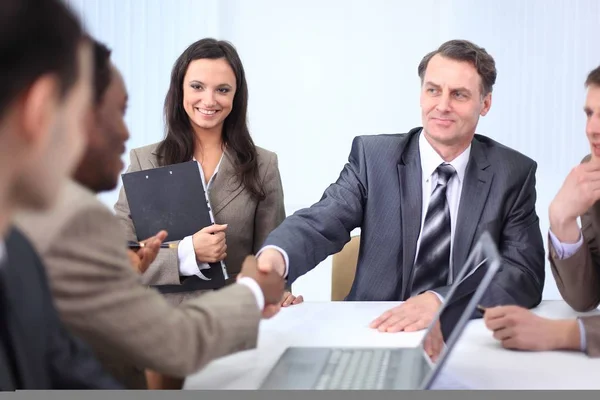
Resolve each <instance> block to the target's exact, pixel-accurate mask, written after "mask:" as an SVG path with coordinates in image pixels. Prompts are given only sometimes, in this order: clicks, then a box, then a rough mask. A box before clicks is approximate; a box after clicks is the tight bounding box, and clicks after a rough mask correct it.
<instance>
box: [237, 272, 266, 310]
mask: <svg viewBox="0 0 600 400" xmlns="http://www.w3.org/2000/svg"><path fill="white" fill-rule="evenodd" d="M237 283H239V284H240V285H244V286H247V287H248V288H250V290H251V291H252V294H253V295H254V297H255V298H256V305H258V309H259V310H260V311H262V310H263V309H264V308H265V296H264V295H263V292H262V289H261V288H260V286H258V283H257V282H256V281H255V280H254V279H252V278H250V277H247V276H244V277H242V278H240V279H238V281H237Z"/></svg>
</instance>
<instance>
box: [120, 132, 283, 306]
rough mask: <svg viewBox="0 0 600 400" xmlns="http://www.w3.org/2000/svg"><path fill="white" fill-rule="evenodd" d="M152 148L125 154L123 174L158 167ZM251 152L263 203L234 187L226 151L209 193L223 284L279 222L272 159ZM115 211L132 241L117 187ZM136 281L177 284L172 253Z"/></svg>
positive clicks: (162, 256)
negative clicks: (222, 238) (221, 244)
mask: <svg viewBox="0 0 600 400" xmlns="http://www.w3.org/2000/svg"><path fill="white" fill-rule="evenodd" d="M157 147H158V143H155V144H152V145H149V146H145V147H140V148H137V149H133V150H131V152H130V158H131V160H130V165H129V168H128V170H127V172H134V171H141V170H145V169H151V168H157V167H159V164H158V160H157V154H156V149H157ZM257 152H258V168H259V175H260V179H261V180H262V184H263V188H264V191H265V194H266V198H265V199H264V200H263V201H260V202H258V201H256V200H255V199H253V198H252V197H251V196H250V194H249V192H248V191H247V190H245V189H244V187H243V186H240V185H239V184H238V181H237V179H236V178H235V176H234V160H235V154H234V153H233V152H232V151H231V150H229V149H227V150H226V151H225V154H224V157H223V160H222V161H221V165H220V166H219V171H218V173H217V176H216V177H215V180H214V181H213V183H212V184H211V190H210V192H209V199H210V204H211V207H212V210H213V215H214V217H215V222H216V223H217V224H227V225H228V226H227V231H226V238H227V258H226V259H225V265H226V267H227V273H228V275H229V277H230V279H229V281H228V282H227V283H232V282H235V277H236V276H237V274H238V273H239V272H240V268H241V266H242V262H243V260H244V258H245V257H246V256H247V255H249V254H256V253H257V252H258V250H260V248H261V246H262V244H263V242H264V241H265V239H266V238H267V235H268V234H269V233H270V232H271V231H272V230H273V229H275V228H276V227H277V226H278V225H279V224H280V223H281V222H282V221H283V219H284V218H285V207H284V205H283V188H282V184H281V177H280V175H279V168H278V164H277V155H276V154H275V153H273V152H270V151H267V150H264V149H262V148H260V147H257ZM115 211H116V214H117V217H119V220H120V221H121V223H122V225H123V227H124V229H125V232H126V235H127V239H129V240H136V238H137V235H136V233H135V228H134V226H133V222H132V220H131V218H130V217H129V214H130V211H129V204H128V203H127V197H126V195H125V190H124V189H123V188H121V192H120V194H119V200H118V201H117V203H116V204H115ZM139 239H140V240H143V239H144V238H139ZM167 240H169V239H168V238H167ZM142 279H143V282H144V283H145V284H147V285H164V284H180V277H179V258H178V256H177V249H161V250H160V252H159V255H158V257H157V259H156V261H155V262H154V263H152V265H150V267H149V268H148V269H147V270H146V272H145V273H144V274H143V277H142ZM196 295H197V294H196ZM191 296H194V294H193V293H192V294H187V295H186V294H184V295H182V294H179V293H178V294H168V295H166V297H168V298H169V299H170V300H171V301H173V302H174V303H175V304H177V303H178V302H179V301H181V300H182V299H184V298H186V297H191Z"/></svg>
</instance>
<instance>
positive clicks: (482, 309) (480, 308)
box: [477, 304, 487, 313]
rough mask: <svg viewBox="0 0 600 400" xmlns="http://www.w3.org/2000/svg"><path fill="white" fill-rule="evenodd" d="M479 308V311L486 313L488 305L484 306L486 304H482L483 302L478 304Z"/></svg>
mask: <svg viewBox="0 0 600 400" xmlns="http://www.w3.org/2000/svg"><path fill="white" fill-rule="evenodd" d="M477 309H478V310H479V311H481V312H482V313H485V310H487V308H486V307H484V306H482V305H481V304H477Z"/></svg>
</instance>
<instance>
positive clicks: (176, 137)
mask: <svg viewBox="0 0 600 400" xmlns="http://www.w3.org/2000/svg"><path fill="white" fill-rule="evenodd" d="M202 58H208V59H219V58H224V59H225V60H227V62H228V63H229V65H230V66H231V69H233V73H234V74H235V80H236V86H237V88H236V92H235V95H234V97H233V106H232V109H231V113H230V114H229V115H228V116H227V118H225V121H224V123H223V134H222V135H223V143H224V144H225V145H227V146H228V147H229V148H231V149H232V150H233V152H234V153H235V155H236V160H235V161H234V164H235V165H234V167H235V172H236V176H237V178H238V181H239V183H240V185H244V187H245V188H246V189H247V190H248V191H249V192H250V194H251V195H252V196H253V197H254V198H256V199H257V200H263V199H264V198H265V192H264V190H263V188H262V185H261V183H260V178H259V174H258V161H257V153H256V147H255V146H254V141H253V140H252V138H251V137H250V132H249V130H248V125H247V123H246V114H247V110H248V85H247V83H246V75H245V73H244V67H243V66H242V61H241V60H240V58H239V56H238V54H237V51H236V50H235V48H234V47H233V45H232V44H231V43H229V42H225V41H217V40H215V39H210V38H207V39H202V40H199V41H197V42H195V43H193V44H192V45H190V46H189V47H188V48H187V49H186V50H185V51H184V52H183V53H182V54H181V55H180V56H179V58H178V59H177V61H175V65H173V70H172V72H171V83H170V86H169V91H168V92H167V96H166V98H165V109H164V113H165V126H166V136H165V139H164V140H163V141H162V142H161V143H160V145H159V146H158V150H157V152H158V156H159V160H158V161H159V164H160V165H161V166H165V165H171V164H177V163H181V162H185V161H190V160H191V159H192V157H193V155H194V131H193V129H192V126H191V124H190V120H189V117H188V115H187V114H186V112H185V110H184V108H183V78H184V77H185V74H186V72H187V69H188V66H189V65H190V63H191V62H192V61H194V60H198V59H202Z"/></svg>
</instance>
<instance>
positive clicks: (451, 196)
mask: <svg viewBox="0 0 600 400" xmlns="http://www.w3.org/2000/svg"><path fill="white" fill-rule="evenodd" d="M419 154H420V156H421V173H422V180H423V181H422V184H421V186H422V188H423V201H422V204H423V208H422V212H421V229H420V231H419V239H418V240H417V251H416V254H415V262H416V260H417V256H418V255H419V249H420V246H421V234H422V233H423V224H424V223H425V217H426V215H427V208H428V207H429V199H430V198H431V194H432V193H433V190H434V189H435V187H436V186H437V180H438V174H437V171H436V169H437V167H439V165H440V164H442V163H446V164H450V165H452V167H453V168H454V169H455V170H456V173H455V174H454V175H452V177H451V178H450V180H449V181H448V184H447V186H446V201H447V202H448V208H449V209H450V260H449V262H450V264H449V266H448V268H449V271H448V284H451V283H452V268H453V265H452V251H453V249H454V232H456V219H457V217H458V206H459V204H460V195H461V193H462V186H463V182H464V180H465V172H466V170H467V164H468V163H469V156H470V155H471V145H470V144H469V147H467V148H466V149H465V150H464V151H463V152H462V153H461V154H460V155H459V156H457V157H456V158H455V159H454V160H452V161H449V162H446V161H444V159H443V158H442V157H441V156H440V155H439V154H438V153H437V152H436V151H435V150H434V149H433V147H432V146H431V144H429V142H428V141H427V138H425V135H424V134H423V133H421V134H420V135H419Z"/></svg>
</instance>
